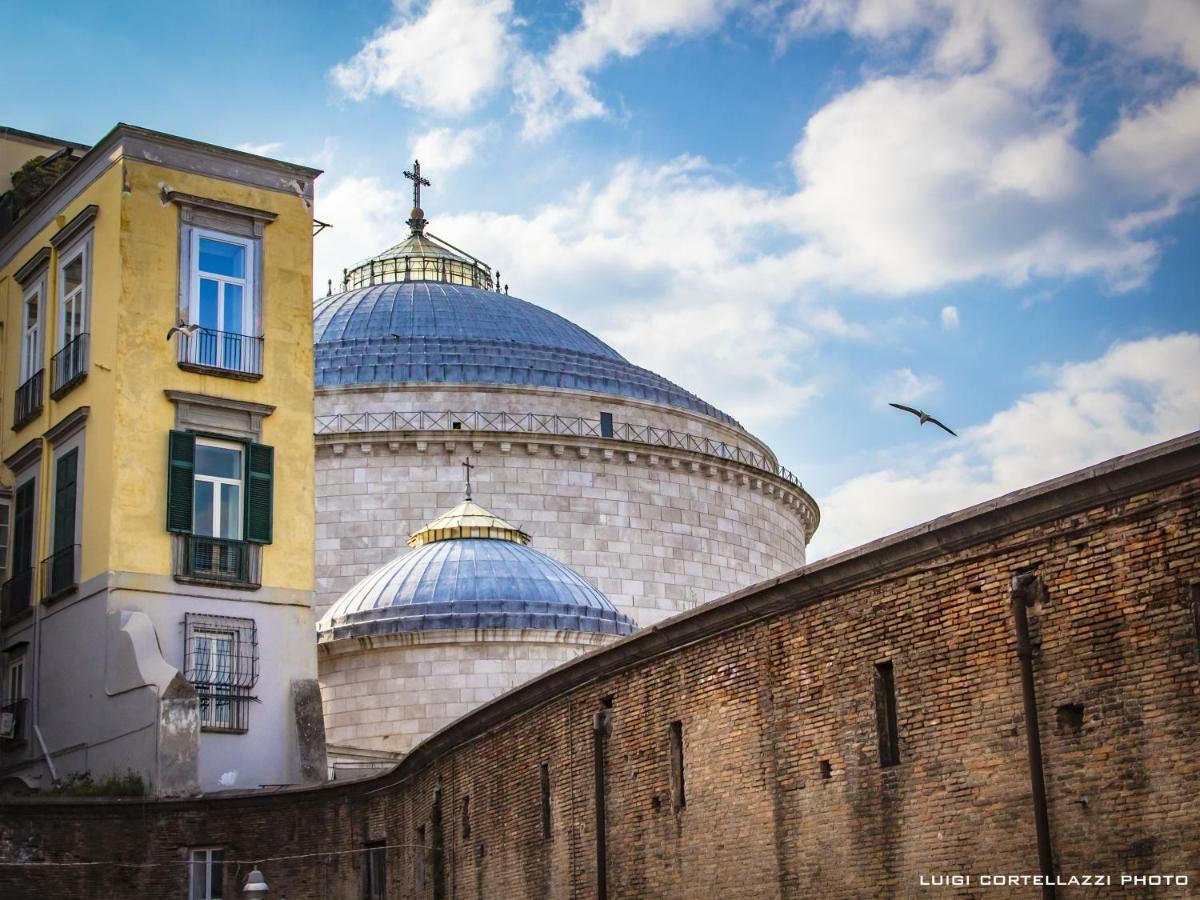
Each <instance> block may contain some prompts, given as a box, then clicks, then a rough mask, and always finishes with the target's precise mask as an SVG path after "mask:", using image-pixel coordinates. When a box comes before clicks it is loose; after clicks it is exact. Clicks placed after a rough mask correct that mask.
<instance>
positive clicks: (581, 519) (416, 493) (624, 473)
mask: <svg viewBox="0 0 1200 900" xmlns="http://www.w3.org/2000/svg"><path fill="white" fill-rule="evenodd" d="M444 409H458V410H462V411H475V410H482V411H492V412H511V413H524V412H531V411H532V412H541V413H548V414H557V415H562V416H580V417H586V418H591V419H597V418H599V414H600V412H601V411H607V412H611V413H612V414H613V416H614V419H615V420H616V421H617V422H630V423H633V424H638V425H653V426H655V427H659V428H670V429H673V430H676V431H682V432H687V433H690V434H696V435H700V436H705V437H710V438H712V439H713V440H719V441H724V442H726V443H730V444H734V445H736V446H740V447H743V448H745V449H747V450H751V451H753V452H756V453H766V454H769V453H770V451H769V450H767V448H765V447H764V446H763V445H762V444H761V443H760V442H758V441H757V440H756V439H754V438H753V437H752V436H750V435H749V434H747V433H746V432H743V431H739V430H737V429H734V428H731V427H729V426H726V425H724V424H723V423H719V422H716V421H715V420H711V419H707V418H705V417H702V416H691V415H688V414H686V413H682V412H680V411H679V410H674V409H666V408H659V407H655V406H653V405H651V404H646V403H635V402H627V401H622V400H620V399H618V398H610V397H600V396H599V395H585V394H571V393H569V392H564V391H537V390H529V391H522V390H520V389H510V390H506V391H504V392H503V393H497V392H489V391H485V390H481V389H475V388H472V389H464V390H462V391H452V390H439V391H429V390H425V389H421V390H417V389H413V390H411V391H400V390H391V391H361V390H356V391H332V392H330V391H324V392H318V395H317V400H316V412H317V415H318V417H319V416H322V415H329V414H333V413H346V414H352V413H362V412H372V411H374V412H389V411H394V410H426V411H431V410H444ZM467 455H470V456H471V458H472V461H473V462H474V463H475V464H476V465H477V466H478V468H476V469H475V470H474V472H473V474H472V480H473V482H474V484H475V497H476V499H477V500H479V502H481V503H482V504H483V505H484V506H486V507H487V508H488V509H490V510H491V511H492V512H494V513H495V514H496V515H498V516H500V517H502V518H504V519H506V520H508V521H510V522H512V523H513V524H515V525H517V526H519V527H521V528H523V529H524V530H525V531H527V532H528V533H529V534H530V535H531V536H532V538H533V546H535V547H536V548H537V549H539V550H541V551H542V552H544V553H546V554H548V555H550V556H552V557H554V558H556V559H558V560H559V561H561V562H563V563H565V564H567V565H569V566H571V567H572V568H574V569H575V570H577V571H578V572H580V573H581V574H582V575H584V577H586V578H587V579H588V580H589V581H591V582H592V583H593V584H595V585H596V586H597V587H598V588H600V590H602V591H603V592H604V593H605V594H607V595H608V597H609V599H611V600H612V601H613V603H614V604H615V605H616V606H617V607H618V608H619V609H620V610H621V611H622V612H624V613H626V614H627V615H629V616H631V617H632V618H633V619H634V620H635V621H636V622H637V623H638V624H639V625H642V626H645V625H650V624H653V623H654V622H657V621H659V620H661V619H663V618H665V617H666V616H669V615H671V614H673V613H676V612H679V611H681V610H684V609H689V608H691V607H692V606H694V605H696V604H697V603H703V602H706V601H708V600H712V599H714V598H716V597H719V596H721V595H722V594H725V593H728V592H730V591H732V590H736V589H739V588H742V587H746V586H748V585H751V584H754V583H756V582H759V581H762V580H763V579H766V578H770V577H773V576H776V575H780V574H783V573H784V572H787V571H791V570H792V569H795V568H797V567H799V566H802V565H803V564H804V561H805V556H804V548H805V544H806V543H807V541H808V538H809V537H810V536H811V530H812V525H813V524H814V523H815V520H816V518H815V517H816V507H815V504H813V502H812V500H811V498H810V497H808V495H807V494H806V493H804V491H803V490H802V489H800V488H798V487H796V486H795V485H793V484H791V483H789V482H787V481H785V480H784V479H782V478H779V477H777V476H774V475H771V474H769V473H767V472H765V471H763V470H762V469H756V468H754V467H752V466H748V465H744V464H741V463H737V462H731V461H726V460H721V459H718V458H715V457H712V456H707V455H705V454H700V453H694V452H690V451H686V450H673V449H665V448H662V447H654V446H649V445H644V444H639V443H631V442H624V441H617V440H603V439H600V438H577V437H572V436H551V435H543V434H535V435H526V434H517V433H511V434H496V433H485V432H472V431H440V432H422V433H412V432H405V433H397V432H371V433H346V434H341V435H328V434H323V435H319V436H318V438H317V465H316V471H317V491H316V496H317V604H316V608H317V612H318V615H320V614H321V613H323V612H324V610H325V609H327V608H328V607H329V606H330V605H331V604H332V603H333V601H334V600H336V599H337V598H338V597H339V596H340V595H341V594H342V593H344V592H345V591H346V590H348V589H349V588H350V587H351V586H353V585H354V583H355V582H357V581H358V580H359V579H360V578H362V577H364V576H365V575H368V574H370V573H371V572H372V571H374V570H375V569H377V568H378V567H379V566H381V565H383V564H384V563H386V562H387V561H388V560H390V559H392V558H393V557H395V556H396V555H398V554H399V553H402V552H405V551H406V550H407V547H406V544H405V540H406V538H407V536H408V534H409V533H411V532H412V531H414V530H415V529H416V528H418V527H420V526H421V525H423V524H424V523H425V522H427V521H429V520H430V519H432V518H434V517H435V516H436V515H438V514H440V513H442V512H444V511H445V510H446V509H448V508H449V507H451V506H453V505H454V504H455V503H457V502H458V501H459V500H461V498H462V468H461V465H460V463H461V461H462V459H463V457H465V456H467ZM769 458H770V459H771V460H773V459H774V457H769Z"/></svg>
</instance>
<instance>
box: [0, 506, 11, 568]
mask: <svg viewBox="0 0 1200 900" xmlns="http://www.w3.org/2000/svg"><path fill="white" fill-rule="evenodd" d="M10 506H11V504H10V503H9V502H8V501H7V500H0V582H2V581H4V580H5V579H6V578H7V577H8V513H9V507H10Z"/></svg>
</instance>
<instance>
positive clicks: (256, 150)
mask: <svg viewBox="0 0 1200 900" xmlns="http://www.w3.org/2000/svg"><path fill="white" fill-rule="evenodd" d="M233 149H234V150H241V151H242V152H243V153H253V154H254V155H255V156H274V155H275V154H277V153H278V152H279V151H280V150H282V149H283V141H269V142H268V143H265V144H235V145H234V147H233Z"/></svg>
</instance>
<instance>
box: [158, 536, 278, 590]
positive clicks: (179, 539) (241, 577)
mask: <svg viewBox="0 0 1200 900" xmlns="http://www.w3.org/2000/svg"><path fill="white" fill-rule="evenodd" d="M174 568H175V577H176V579H178V580H180V581H190V582H196V583H198V584H216V585H222V586H226V587H241V588H251V589H257V588H258V587H260V579H261V577H262V576H261V570H262V565H261V553H260V548H259V546H258V544H251V543H250V542H249V541H234V540H229V539H228V538H215V537H205V536H203V535H199V534H181V535H177V536H176V541H175V566H174Z"/></svg>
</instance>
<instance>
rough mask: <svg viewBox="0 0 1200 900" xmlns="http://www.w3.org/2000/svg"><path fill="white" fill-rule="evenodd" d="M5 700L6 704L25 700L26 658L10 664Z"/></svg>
mask: <svg viewBox="0 0 1200 900" xmlns="http://www.w3.org/2000/svg"><path fill="white" fill-rule="evenodd" d="M4 699H5V702H6V703H16V702H17V701H18V700H24V699H25V657H24V656H22V657H20V658H19V659H16V660H14V661H13V662H11V663H9V664H8V680H7V682H6V683H5V689H4Z"/></svg>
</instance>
